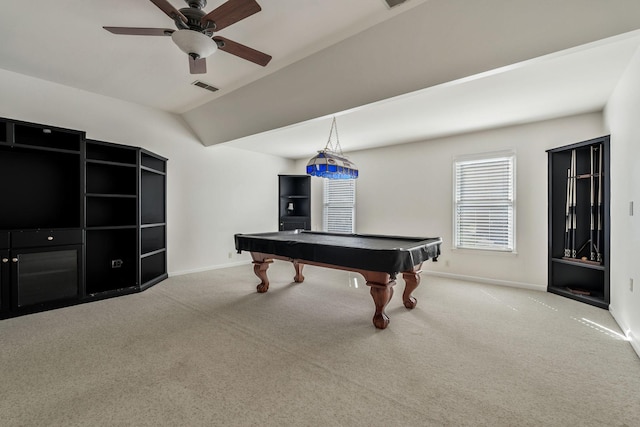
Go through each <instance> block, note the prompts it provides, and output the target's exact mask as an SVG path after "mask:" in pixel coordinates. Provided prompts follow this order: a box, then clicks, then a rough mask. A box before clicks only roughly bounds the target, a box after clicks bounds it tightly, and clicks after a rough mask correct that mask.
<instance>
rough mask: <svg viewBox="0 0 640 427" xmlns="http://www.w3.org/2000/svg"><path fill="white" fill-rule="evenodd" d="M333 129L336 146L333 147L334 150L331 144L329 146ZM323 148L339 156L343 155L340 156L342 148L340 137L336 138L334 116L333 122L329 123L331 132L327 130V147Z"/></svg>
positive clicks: (336, 125) (336, 128)
mask: <svg viewBox="0 0 640 427" xmlns="http://www.w3.org/2000/svg"><path fill="white" fill-rule="evenodd" d="M334 129H335V131H336V145H335V148H334V146H333V144H331V135H333V130H334ZM324 148H325V150H330V151H333V152H334V153H338V154H340V155H343V154H342V147H341V146H340V137H339V136H338V123H336V118H335V116H334V117H333V121H332V122H331V130H329V140H328V141H327V145H326V147H324Z"/></svg>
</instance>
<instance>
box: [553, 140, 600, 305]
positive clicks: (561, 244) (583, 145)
mask: <svg viewBox="0 0 640 427" xmlns="http://www.w3.org/2000/svg"><path fill="white" fill-rule="evenodd" d="M547 153H548V168H549V177H548V184H549V202H548V203H549V237H548V243H549V262H548V268H549V271H548V285H547V289H548V291H549V292H553V293H555V294H558V295H562V296H565V297H568V298H572V299H575V300H577V301H581V302H585V303H587V304H591V305H594V306H597V307H601V308H605V309H606V308H608V307H609V301H610V299H609V261H610V256H609V254H610V250H609V246H610V245H609V235H610V231H609V230H610V216H609V197H610V183H609V173H608V171H609V137H608V136H603V137H600V138H595V139H591V140H588V141H583V142H579V143H576V144H571V145H567V146H564V147H559V148H554V149H552V150H548V151H547ZM572 159H574V160H572ZM572 164H573V167H572ZM592 252H593V254H592Z"/></svg>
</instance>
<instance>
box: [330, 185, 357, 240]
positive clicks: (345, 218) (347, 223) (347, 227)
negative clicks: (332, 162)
mask: <svg viewBox="0 0 640 427" xmlns="http://www.w3.org/2000/svg"><path fill="white" fill-rule="evenodd" d="M355 212H356V180H355V179H325V180H324V209H323V215H322V229H323V230H324V231H327V232H330V233H353V232H354V230H355Z"/></svg>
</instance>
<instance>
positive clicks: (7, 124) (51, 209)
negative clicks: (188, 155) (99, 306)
mask: <svg viewBox="0 0 640 427" xmlns="http://www.w3.org/2000/svg"><path fill="white" fill-rule="evenodd" d="M147 158H153V159H154V160H153V161H154V162H156V163H154V164H155V166H154V167H149V166H148V165H146V164H145V162H147V160H146V159H147ZM148 169H153V170H154V171H158V170H159V172H154V173H157V174H158V175H159V176H162V184H161V185H159V186H158V185H151V186H147V185H145V184H144V183H143V181H145V178H143V176H144V175H145V174H146V173H147V170H148ZM0 181H1V182H3V183H5V190H4V191H3V196H2V200H3V203H2V209H0V318H7V317H13V316H18V315H22V314H27V313H31V312H36V311H42V310H47V309H52V308H57V307H62V306H68V305H72V304H77V303H82V302H89V301H92V300H95V299H100V298H106V297H111V296H117V295H121V294H125V293H131V292H137V291H140V290H142V289H145V288H146V287H148V286H150V285H151V284H154V283H157V282H159V281H160V280H162V279H164V278H166V277H167V271H166V238H165V235H166V223H165V222H164V218H165V209H166V208H165V204H166V196H165V190H166V188H165V187H166V159H164V158H162V157H159V156H157V155H155V154H153V153H151V152H149V151H147V150H143V149H140V148H137V147H130V146H126V145H120V144H113V143H108V142H102V141H95V140H86V139H85V135H84V132H81V131H76V130H70V129H62V128H57V127H52V126H47V125H40V124H34V123H26V122H21V121H17V120H11V119H2V118H0ZM145 199H146V201H145ZM143 204H144V206H145V208H141V206H142V205H143ZM145 209H146V213H145V214H144V215H153V214H152V213H151V212H152V211H154V210H156V211H159V212H161V213H156V214H155V215H158V216H159V217H161V218H162V221H159V222H158V223H162V226H161V228H162V235H163V238H162V239H161V243H159V242H158V241H157V239H156V243H155V246H154V251H155V252H158V253H160V252H161V253H162V260H160V261H156V262H155V263H154V264H153V268H147V267H146V266H145V261H144V260H145V259H146V258H148V257H149V256H150V255H149V253H148V252H149V251H148V246H149V244H148V243H145V244H141V243H140V239H141V236H144V235H146V234H147V232H143V231H142V230H143V228H144V227H146V226H148V224H146V223H145V222H144V220H143V219H142V218H141V215H142V212H144V211H145ZM156 226H157V227H160V225H158V224H156ZM142 238H143V239H145V237H142ZM147 239H148V238H147ZM141 275H142V277H143V278H144V279H143V280H141Z"/></svg>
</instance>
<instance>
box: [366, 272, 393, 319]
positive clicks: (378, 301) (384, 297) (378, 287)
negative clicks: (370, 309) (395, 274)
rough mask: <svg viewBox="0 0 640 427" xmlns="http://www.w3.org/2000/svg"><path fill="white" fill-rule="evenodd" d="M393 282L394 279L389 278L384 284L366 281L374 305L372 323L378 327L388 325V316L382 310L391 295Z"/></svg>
mask: <svg viewBox="0 0 640 427" xmlns="http://www.w3.org/2000/svg"><path fill="white" fill-rule="evenodd" d="M395 284H396V282H395V280H390V281H389V282H387V284H384V285H383V284H379V283H374V282H370V281H367V286H369V287H370V288H371V297H373V303H374V304H375V306H376V312H375V313H374V315H373V325H374V326H375V327H376V328H378V329H385V328H386V327H387V326H388V325H389V316H387V313H385V312H384V309H385V307H386V306H387V304H388V303H389V301H390V300H391V297H392V296H393V285H395Z"/></svg>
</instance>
